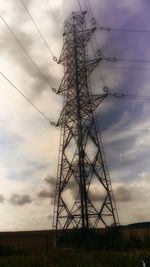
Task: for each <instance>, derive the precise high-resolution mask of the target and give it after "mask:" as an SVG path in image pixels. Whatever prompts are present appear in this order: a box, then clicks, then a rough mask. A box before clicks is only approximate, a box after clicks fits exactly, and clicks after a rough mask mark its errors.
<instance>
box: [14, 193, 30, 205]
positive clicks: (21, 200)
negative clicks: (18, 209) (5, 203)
mask: <svg viewBox="0 0 150 267" xmlns="http://www.w3.org/2000/svg"><path fill="white" fill-rule="evenodd" d="M9 202H10V203H11V204H12V205H15V206H23V205H25V204H29V203H31V202H32V198H31V196H30V195H28V194H23V195H19V194H17V193H14V194H12V195H11V197H10V198H9Z"/></svg>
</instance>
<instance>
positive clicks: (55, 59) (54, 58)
mask: <svg viewBox="0 0 150 267" xmlns="http://www.w3.org/2000/svg"><path fill="white" fill-rule="evenodd" d="M21 2H22V5H23V7H24V9H25V10H26V12H27V13H28V16H29V17H30V19H31V21H32V22H33V24H34V26H35V28H36V30H37V32H38V33H39V35H40V37H41V39H42V40H43V42H44V43H45V45H46V47H47V48H48V50H49V52H50V54H51V55H52V57H53V60H54V61H57V58H56V57H55V56H54V54H53V52H52V50H51V48H50V46H49V45H48V43H47V41H46V40H45V39H44V36H43V34H42V33H41V31H40V30H39V28H38V26H37V24H36V23H35V20H34V19H33V17H32V15H31V14H30V12H29V10H28V8H27V7H26V5H25V3H24V1H23V0H21Z"/></svg>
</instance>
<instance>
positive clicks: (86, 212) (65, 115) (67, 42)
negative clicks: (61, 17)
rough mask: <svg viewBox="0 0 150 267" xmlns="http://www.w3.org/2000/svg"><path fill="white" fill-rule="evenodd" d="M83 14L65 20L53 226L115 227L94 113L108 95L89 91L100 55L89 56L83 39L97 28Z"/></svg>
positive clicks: (106, 170)
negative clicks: (59, 135)
mask: <svg viewBox="0 0 150 267" xmlns="http://www.w3.org/2000/svg"><path fill="white" fill-rule="evenodd" d="M85 14H86V12H81V13H78V12H73V13H72V14H71V15H70V16H69V17H68V19H67V20H66V21H65V23H64V34H63V38H64V45H63V49H62V53H61V56H60V59H59V62H58V63H61V64H63V65H64V70H65V74H64V77H63V79H62V82H61V84H60V87H59V89H58V91H57V94H62V95H63V96H64V107H63V110H62V112H61V115H60V118H59V120H58V122H57V124H56V126H57V127H61V138H60V149H59V160H58V172H57V182H56V195H55V207H54V217H53V229H55V230H56V231H57V230H59V229H60V230H65V229H68V228H98V227H108V226H110V225H115V226H116V225H118V224H119V221H118V215H117V210H116V206H115V200H114V197H113V192H112V187H111V182H110V178H109V173H108V168H107V166H106V161H105V157H104V151H103V146H102V142H101V140H100V138H99V136H98V135H99V133H98V130H97V127H96V122H95V118H94V111H95V109H96V108H97V107H98V106H99V104H100V103H101V102H102V101H103V100H104V99H105V98H106V97H107V95H108V93H107V92H106V93H104V94H99V95H91V93H90V90H89V89H90V88H89V75H90V73H91V72H92V71H93V70H94V68H95V67H96V66H97V65H98V63H99V62H100V61H101V60H102V57H99V58H98V59H94V60H88V52H87V43H88V41H89V40H90V38H91V36H92V34H93V32H94V31H95V29H96V28H93V29H86V24H85Z"/></svg>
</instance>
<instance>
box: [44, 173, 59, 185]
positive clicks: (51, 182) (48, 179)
mask: <svg viewBox="0 0 150 267" xmlns="http://www.w3.org/2000/svg"><path fill="white" fill-rule="evenodd" d="M43 181H44V182H45V183H47V184H49V185H51V186H52V187H55V185H56V178H54V177H52V176H50V175H47V176H46V177H45V178H44V179H43Z"/></svg>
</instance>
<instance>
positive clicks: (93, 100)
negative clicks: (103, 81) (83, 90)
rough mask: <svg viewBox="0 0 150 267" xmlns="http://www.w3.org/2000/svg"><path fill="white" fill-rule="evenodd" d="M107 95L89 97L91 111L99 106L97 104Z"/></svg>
mask: <svg viewBox="0 0 150 267" xmlns="http://www.w3.org/2000/svg"><path fill="white" fill-rule="evenodd" d="M108 95H109V94H98V95H90V100H91V105H92V109H93V111H94V110H95V109H96V108H97V107H98V106H99V104H100V103H101V102H102V101H103V100H104V99H105V98H106V97H107V96H108Z"/></svg>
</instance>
